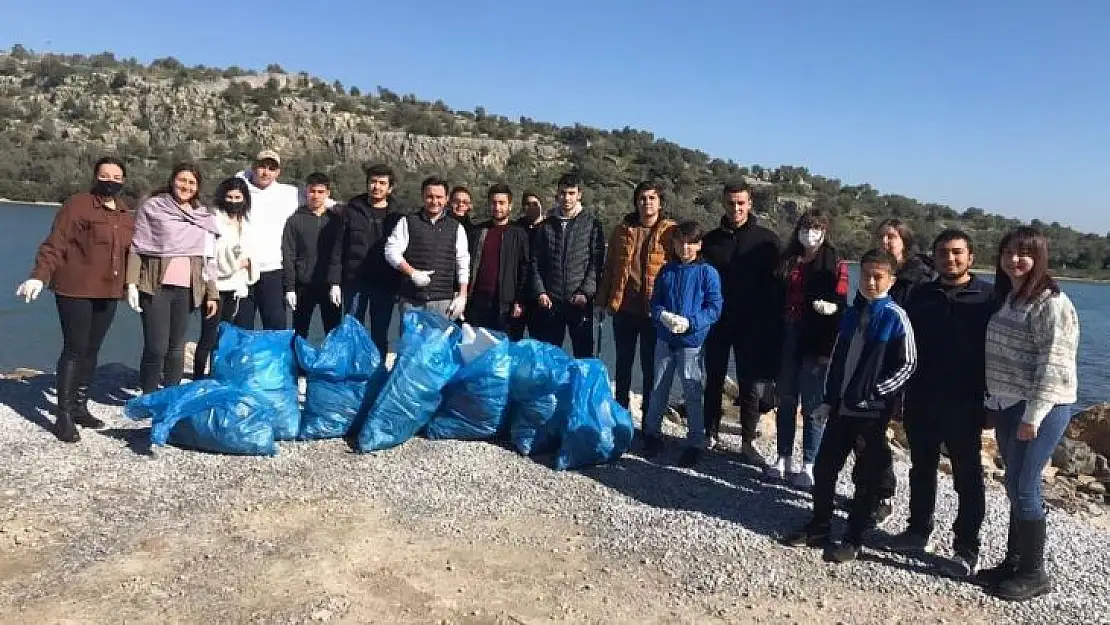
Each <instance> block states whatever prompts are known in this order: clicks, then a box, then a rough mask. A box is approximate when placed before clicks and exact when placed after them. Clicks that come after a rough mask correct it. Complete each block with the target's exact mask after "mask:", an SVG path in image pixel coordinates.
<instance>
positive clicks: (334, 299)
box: [328, 284, 343, 308]
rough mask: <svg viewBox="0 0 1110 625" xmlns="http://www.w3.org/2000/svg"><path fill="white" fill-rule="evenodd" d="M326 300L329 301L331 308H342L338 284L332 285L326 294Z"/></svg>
mask: <svg viewBox="0 0 1110 625" xmlns="http://www.w3.org/2000/svg"><path fill="white" fill-rule="evenodd" d="M328 298H329V299H331V303H332V306H335V307H336V308H342V307H343V290H342V289H340V288H339V285H338V284H333V285H332V287H331V290H330V291H329V292H328Z"/></svg>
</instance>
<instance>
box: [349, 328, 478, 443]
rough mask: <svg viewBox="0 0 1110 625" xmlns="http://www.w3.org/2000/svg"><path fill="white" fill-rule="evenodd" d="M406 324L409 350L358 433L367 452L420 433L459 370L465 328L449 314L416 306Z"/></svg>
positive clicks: (405, 347)
mask: <svg viewBox="0 0 1110 625" xmlns="http://www.w3.org/2000/svg"><path fill="white" fill-rule="evenodd" d="M441 320H442V321H441ZM402 325H403V327H404V329H403V331H402V336H401V344H402V346H403V348H402V349H399V350H398V354H397V360H396V362H395V363H394V364H393V371H392V372H391V373H390V375H389V379H388V380H386V382H385V385H384V386H383V387H382V391H381V393H380V394H379V395H378V398H377V400H375V401H374V405H373V407H372V408H370V414H369V415H368V416H367V418H366V422H365V423H364V424H363V425H362V428H361V430H360V431H359V434H358V444H357V447H358V450H359V451H362V452H368V451H377V450H380V449H389V448H390V447H396V446H397V445H400V444H401V443H404V442H405V441H407V440H408V439H410V438H412V437H413V436H415V435H416V433H417V432H419V431H420V430H421V429H423V428H424V426H426V425H427V424H428V422H429V421H430V420H431V418H432V415H434V414H435V411H436V409H437V408H439V404H440V401H441V400H442V396H443V388H444V387H445V386H447V383H448V382H449V381H450V380H451V378H452V377H453V376H454V375H455V373H456V372H457V371H458V370H459V360H458V354H457V353H456V351H455V344H456V343H458V339H459V332H458V329H457V327H456V326H455V325H454V324H452V323H451V322H449V321H447V318H446V317H444V316H443V315H440V314H439V313H434V312H428V311H422V310H410V311H409V312H407V313H405V316H404V319H403V320H402Z"/></svg>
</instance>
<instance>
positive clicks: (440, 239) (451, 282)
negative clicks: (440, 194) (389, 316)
mask: <svg viewBox="0 0 1110 625" xmlns="http://www.w3.org/2000/svg"><path fill="white" fill-rule="evenodd" d="M405 220H406V221H407V222H408V223H407V224H406V225H407V226H408V229H409V245H408V248H407V249H406V250H405V260H406V261H408V264H409V265H411V266H412V268H413V269H420V270H421V271H434V272H435V273H433V274H432V283H431V284H429V285H428V286H427V287H425V288H423V289H420V288H417V287H416V285H415V284H413V283H412V280H405V281H404V283H403V284H402V285H401V295H402V296H404V297H406V298H408V299H411V300H415V301H418V302H432V301H436V300H447V299H452V298H454V297H455V288H456V286H457V285H458V276H457V275H456V273H457V270H458V267H457V266H456V264H455V244H456V242H457V240H458V236H459V228H461V226H460V225H459V222H458V221H456V220H454V219H451V218H450V217H448V216H446V215H444V216H442V217H440V218H439V220H438V221H436V222H435V223H432V222H431V221H430V220H429V219H428V216H427V215H426V214H425V213H424V211H420V212H419V213H417V214H415V215H407V216H406V217H405Z"/></svg>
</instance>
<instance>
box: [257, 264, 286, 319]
mask: <svg viewBox="0 0 1110 625" xmlns="http://www.w3.org/2000/svg"><path fill="white" fill-rule="evenodd" d="M281 276H282V272H281V270H280V269H276V270H274V271H264V272H262V274H261V276H260V277H259V278H258V282H255V283H254V284H253V285H251V288H250V294H251V297H253V298H254V304H255V306H257V307H258V316H259V317H261V318H262V329H263V330H285V329H288V326H287V318H286V315H285V288H284V286H283V285H282V282H281ZM252 328H253V326H252Z"/></svg>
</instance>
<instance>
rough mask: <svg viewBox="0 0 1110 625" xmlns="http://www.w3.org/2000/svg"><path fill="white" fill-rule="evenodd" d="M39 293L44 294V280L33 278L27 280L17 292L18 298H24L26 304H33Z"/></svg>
mask: <svg viewBox="0 0 1110 625" xmlns="http://www.w3.org/2000/svg"><path fill="white" fill-rule="evenodd" d="M39 293H42V280H36V279H34V278H31V279H30V280H26V281H24V282H23V284H20V285H19V287H18V288H17V289H16V290H15V296H16V297H22V298H23V301H24V302H31V301H33V300H35V299H36V298H37V297H38V296H39Z"/></svg>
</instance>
